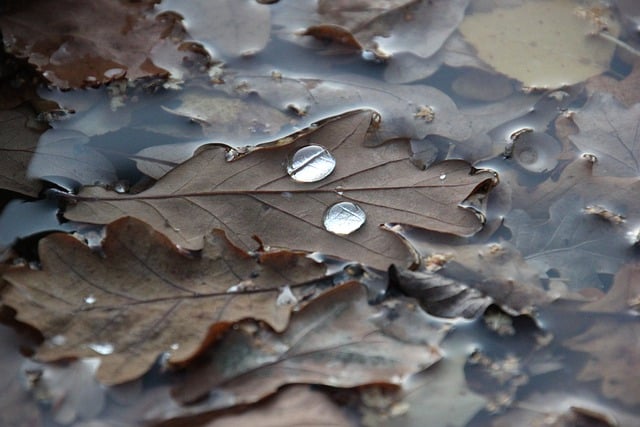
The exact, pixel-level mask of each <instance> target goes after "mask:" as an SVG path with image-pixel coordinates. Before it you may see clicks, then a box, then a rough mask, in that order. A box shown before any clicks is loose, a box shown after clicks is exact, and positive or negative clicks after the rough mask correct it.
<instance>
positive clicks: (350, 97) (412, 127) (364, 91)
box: [233, 75, 472, 145]
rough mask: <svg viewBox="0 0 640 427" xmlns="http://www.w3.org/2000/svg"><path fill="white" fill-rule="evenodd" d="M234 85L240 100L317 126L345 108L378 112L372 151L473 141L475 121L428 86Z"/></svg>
mask: <svg viewBox="0 0 640 427" xmlns="http://www.w3.org/2000/svg"><path fill="white" fill-rule="evenodd" d="M234 82H235V85H234V87H235V89H234V92H233V95H234V96H238V94H241V95H242V94H248V93H249V94H251V93H256V94H258V95H259V96H260V97H261V98H262V99H263V100H264V101H265V102H267V103H269V104H271V105H273V106H274V107H277V108H282V109H285V108H286V109H289V110H294V111H296V112H299V114H301V115H303V116H308V117H309V118H314V120H315V121H318V120H321V119H324V118H326V117H327V115H329V114H330V115H335V114H336V113H342V112H344V111H345V106H349V107H348V108H349V109H352V110H353V109H357V108H362V109H370V108H372V109H375V110H376V111H377V112H379V113H380V116H381V118H382V119H381V121H380V122H379V123H377V125H376V129H375V132H371V134H370V135H368V141H367V143H368V144H369V145H376V144H381V143H383V142H385V141H389V140H393V139H398V138H411V139H423V138H424V137H426V136H427V135H439V136H442V137H445V138H449V139H453V140H455V141H463V140H466V139H467V138H469V137H470V136H471V135H472V133H471V129H470V127H471V125H470V123H469V120H468V119H467V117H465V116H464V115H463V114H461V113H460V111H459V110H458V107H457V106H456V104H455V102H453V100H452V99H451V98H450V97H449V96H448V95H446V94H445V93H444V92H442V91H440V90H438V89H436V88H434V87H431V86H427V85H413V86H406V85H394V84H385V83H381V82H378V81H376V80H373V79H369V78H365V77H359V76H352V75H340V76H334V77H332V78H331V79H326V80H317V79H306V78H292V77H286V76H285V77H282V78H281V79H277V80H274V79H273V78H272V77H271V76H268V77H267V76H265V77H260V76H258V77H256V76H238V77H237V78H236V79H235V81H234Z"/></svg>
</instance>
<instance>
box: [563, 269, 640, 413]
mask: <svg viewBox="0 0 640 427" xmlns="http://www.w3.org/2000/svg"><path fill="white" fill-rule="evenodd" d="M639 274H640V266H639V265H638V264H637V263H633V264H627V265H625V266H624V267H622V268H621V269H620V271H618V273H617V274H616V276H615V280H614V283H613V286H612V288H611V289H610V290H609V292H608V293H607V294H606V295H605V297H604V298H602V299H600V300H597V301H595V302H592V303H589V304H585V305H584V306H583V307H582V310H586V311H590V312H598V313H624V314H623V315H621V316H618V317H604V318H600V319H598V320H597V321H596V322H593V325H592V326H591V327H590V328H589V329H588V330H587V331H586V332H584V333H582V334H580V335H578V336H576V337H573V338H571V339H569V340H567V341H566V342H565V343H564V345H565V346H567V347H568V348H570V349H572V350H576V351H582V352H585V353H587V354H588V356H587V357H588V360H587V362H586V364H585V365H584V366H583V367H582V368H581V370H580V373H579V374H578V377H577V378H578V379H579V380H580V381H594V380H597V381H600V382H601V389H602V394H603V395H604V396H605V397H606V398H609V399H617V400H619V401H621V402H623V403H625V404H627V405H638V404H639V403H640V373H639V372H640V351H638V344H637V343H638V341H639V340H640V325H639V324H638V321H637V310H638V304H639V303H640V289H639V288H638V283H640V280H639ZM630 309H633V310H635V313H634V315H633V316H628V315H626V313H628V312H629V310H630Z"/></svg>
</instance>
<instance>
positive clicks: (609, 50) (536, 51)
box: [459, 0, 618, 88]
mask: <svg viewBox="0 0 640 427" xmlns="http://www.w3.org/2000/svg"><path fill="white" fill-rule="evenodd" d="M588 7H589V6H588V5H587V6H585V9H579V8H578V7H577V5H576V3H574V2H573V1H571V0H560V1H556V0H553V1H550V0H546V1H536V2H524V3H523V4H521V5H518V6H516V7H505V8H496V9H494V10H492V11H491V12H486V13H474V14H472V15H469V16H467V17H466V18H465V20H464V21H463V22H462V24H461V25H460V27H459V30H460V32H461V33H462V35H463V36H464V38H465V39H466V40H467V42H469V43H470V44H472V45H473V46H474V47H475V48H476V50H477V51H478V56H479V58H480V59H481V60H483V61H485V62H486V63H487V64H489V65H491V66H493V67H494V68H495V69H496V71H499V72H501V73H504V74H506V75H507V76H510V77H513V78H515V79H518V80H520V81H521V82H522V83H523V84H524V85H525V86H528V87H539V88H558V87H562V86H565V85H571V84H573V83H577V82H580V81H583V80H585V79H587V78H588V77H591V76H593V75H596V74H600V73H601V72H604V71H606V70H607V69H608V68H609V61H610V60H611V57H612V56H613V52H614V50H615V44H613V43H611V42H610V41H608V40H604V39H602V38H600V37H598V36H595V35H590V34H592V33H594V32H596V33H597V31H598V30H599V29H598V28H596V26H595V25H594V24H593V23H591V22H590V20H589V17H582V16H579V13H580V12H583V13H584V14H588V13H589V11H588ZM603 19H605V20H607V30H608V31H609V32H610V33H611V34H613V35H615V34H617V32H618V25H617V23H616V22H615V21H614V20H612V19H611V18H610V17H608V16H606V17H603ZM559 28H561V29H562V30H558V29H559Z"/></svg>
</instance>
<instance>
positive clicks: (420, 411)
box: [375, 352, 487, 427]
mask: <svg viewBox="0 0 640 427" xmlns="http://www.w3.org/2000/svg"><path fill="white" fill-rule="evenodd" d="M465 362H466V354H464V353H463V352H460V354H450V355H449V354H448V355H447V357H446V358H444V359H443V360H441V361H439V362H438V363H437V364H435V365H434V366H432V367H430V368H429V369H426V370H424V371H423V372H419V373H417V374H414V375H412V376H411V377H409V379H408V380H407V382H406V384H405V386H404V387H403V393H402V395H403V396H404V399H403V400H402V402H403V403H405V404H406V405H408V410H407V412H406V413H404V414H402V415H401V416H397V417H392V418H390V419H387V420H384V421H383V422H380V423H378V424H375V425H380V426H382V425H384V426H388V427H404V426H406V427H412V426H417V425H425V424H430V423H439V422H444V420H446V422H447V425H450V426H452V427H453V426H466V425H468V422H469V421H470V420H471V418H473V416H474V415H475V414H476V413H477V412H479V411H480V410H482V408H483V407H484V406H485V405H486V404H487V399H486V398H485V397H483V396H481V395H479V394H476V393H475V392H473V391H472V390H470V389H469V387H468V386H467V383H466V378H465V374H464V366H465Z"/></svg>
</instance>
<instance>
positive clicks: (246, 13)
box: [159, 0, 271, 56]
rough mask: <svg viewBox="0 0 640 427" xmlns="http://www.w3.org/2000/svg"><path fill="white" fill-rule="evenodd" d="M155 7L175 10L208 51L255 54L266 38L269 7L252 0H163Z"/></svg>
mask: <svg viewBox="0 0 640 427" xmlns="http://www.w3.org/2000/svg"><path fill="white" fill-rule="evenodd" d="M159 10H160V11H162V12H167V11H170V12H173V13H178V14H179V15H180V16H181V17H182V18H183V25H184V27H185V29H186V30H187V32H188V33H189V35H190V36H191V37H192V38H193V39H194V40H195V41H197V42H199V43H202V44H204V46H205V47H206V48H209V49H212V50H213V52H212V53H216V52H217V51H219V52H220V53H221V54H222V55H225V56H240V55H249V54H255V53H257V52H259V51H260V50H262V49H263V48H264V47H265V45H266V44H267V42H268V41H269V37H270V31H271V13H270V10H269V7H268V6H265V5H262V4H258V2H256V1H253V0H214V1H213V2H211V1H209V0H197V1H189V2H183V1H179V0H178V1H176V0H164V1H162V3H161V4H160V5H159Z"/></svg>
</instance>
